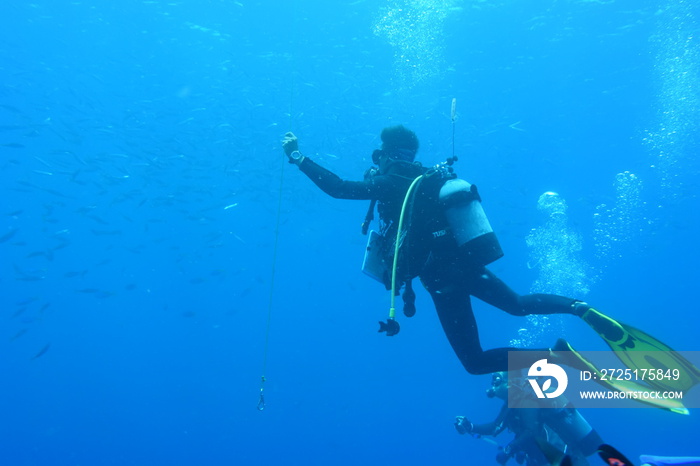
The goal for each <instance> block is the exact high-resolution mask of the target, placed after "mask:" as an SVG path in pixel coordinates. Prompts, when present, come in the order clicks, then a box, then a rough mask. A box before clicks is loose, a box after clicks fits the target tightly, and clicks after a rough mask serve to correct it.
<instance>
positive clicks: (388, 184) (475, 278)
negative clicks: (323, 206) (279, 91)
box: [282, 125, 700, 379]
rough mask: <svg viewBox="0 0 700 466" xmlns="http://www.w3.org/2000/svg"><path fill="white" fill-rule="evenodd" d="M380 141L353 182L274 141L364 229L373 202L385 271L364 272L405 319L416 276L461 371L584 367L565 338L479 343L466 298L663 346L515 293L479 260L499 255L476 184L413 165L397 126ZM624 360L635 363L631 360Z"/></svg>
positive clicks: (407, 135) (567, 307) (412, 138)
mask: <svg viewBox="0 0 700 466" xmlns="http://www.w3.org/2000/svg"><path fill="white" fill-rule="evenodd" d="M381 141H382V145H381V148H380V149H378V150H375V151H374V153H373V154H372V161H373V163H374V166H373V167H371V168H370V169H368V170H367V172H366V173H365V175H364V179H363V180H362V181H347V180H343V179H341V178H340V177H338V176H337V175H336V174H334V173H332V172H331V171H329V170H327V169H325V168H323V167H321V166H320V165H318V164H317V163H315V162H314V161H313V160H311V159H310V158H309V157H306V156H304V155H303V154H302V153H301V152H300V151H299V145H298V140H297V137H296V136H295V135H294V134H293V133H287V134H286V135H285V137H284V140H283V141H282V147H283V149H284V152H285V154H286V156H287V157H288V159H289V163H292V164H295V165H297V166H298V167H299V169H300V170H301V172H302V173H304V174H305V175H306V176H307V177H308V178H309V179H310V180H311V181H312V182H313V183H314V184H316V186H318V187H319V188H320V189H321V190H322V191H324V192H325V193H326V194H328V195H330V196H332V197H334V198H337V199H354V200H367V201H371V203H370V207H369V211H368V213H367V217H366V218H365V224H363V233H365V234H366V233H367V225H368V224H369V222H370V221H371V220H372V219H373V216H374V210H375V206H376V210H377V211H378V213H379V232H378V233H375V232H372V233H373V235H374V236H376V238H379V241H377V242H372V239H371V238H370V246H371V247H373V248H374V249H376V250H378V254H379V257H380V258H381V260H380V262H381V263H382V264H383V265H384V270H383V271H379V272H377V271H376V270H374V271H372V273H370V274H371V275H374V276H375V278H377V279H378V280H380V281H381V282H382V283H383V284H384V285H385V286H386V288H387V289H392V293H394V294H398V290H399V289H401V288H403V299H404V314H406V315H407V316H409V317H410V316H412V315H413V314H414V313H415V306H414V304H413V302H414V300H415V294H414V292H413V289H412V286H411V283H412V282H411V281H412V279H414V278H416V277H418V278H420V281H421V283H422V284H423V286H424V287H425V289H426V290H427V291H428V292H429V293H430V296H431V298H432V300H433V303H434V304H435V309H436V311H437V315H438V318H439V319H440V323H441V325H442V328H443V330H444V332H445V335H446V336H447V339H448V340H449V343H450V345H451V346H452V349H453V350H454V352H455V354H456V355H457V357H458V358H459V361H460V362H461V363H462V366H464V368H465V369H466V370H467V372H469V373H471V374H487V373H493V372H499V371H506V370H509V369H510V370H514V369H522V368H525V367H529V365H530V364H532V363H533V362H534V361H536V360H539V359H542V358H550V361H553V362H558V363H561V364H567V365H569V366H573V367H576V368H578V369H589V366H588V365H587V364H586V363H585V362H582V361H581V360H580V359H579V357H578V354H577V353H576V352H574V351H572V348H571V347H570V346H569V344H568V343H567V342H566V341H564V340H558V341H557V343H556V344H555V345H554V346H553V347H552V348H540V349H527V350H525V349H522V348H508V347H504V348H493V349H488V350H484V349H483V348H482V346H481V343H480V341H479V331H478V328H477V324H476V319H475V317H474V313H473V311H472V304H471V297H472V296H474V297H476V298H479V299H480V300H482V301H484V302H486V303H488V304H490V305H492V306H494V307H497V308H498V309H501V310H503V311H505V312H507V313H508V314H511V315H514V316H527V315H530V314H571V315H574V316H577V317H580V318H582V319H583V320H584V321H585V322H586V323H587V324H588V325H590V326H591V327H592V328H593V329H594V330H595V331H596V332H597V333H598V334H599V335H600V336H601V337H602V338H603V339H604V340H605V341H606V343H607V344H608V345H609V346H610V347H611V349H613V350H615V351H627V350H632V349H647V350H658V349H661V348H663V349H670V348H668V347H667V346H666V345H663V343H660V342H658V341H657V340H655V339H654V338H652V337H650V336H649V335H647V334H643V341H642V340H640V339H639V338H637V335H638V334H637V332H638V331H637V330H636V329H634V328H632V327H628V326H626V325H624V324H620V323H619V322H617V321H615V320H613V319H611V318H609V317H607V316H606V315H604V314H602V313H600V312H599V311H597V310H596V309H594V308H592V307H591V306H589V305H588V304H586V303H585V302H582V301H579V300H577V299H573V298H568V297H564V296H557V295H551V294H527V295H520V294H518V293H516V292H515V291H513V290H512V289H511V288H510V287H509V286H508V285H506V284H505V283H504V282H503V281H502V280H500V279H499V278H498V277H497V276H496V275H495V274H494V273H493V272H491V271H490V270H489V269H488V268H487V267H486V266H487V265H488V264H489V263H491V262H493V261H495V260H496V259H498V258H500V257H501V256H502V255H503V252H502V250H501V247H500V245H499V244H498V240H497V239H496V236H495V234H494V233H493V230H492V229H491V226H490V224H489V222H488V220H487V218H486V217H485V215H484V212H483V208H482V207H481V198H480V196H479V192H478V191H477V189H476V186H475V185H472V184H470V183H468V182H466V181H464V180H461V179H458V178H457V176H456V175H455V174H454V173H453V172H452V168H451V167H450V166H448V165H451V163H450V161H448V162H447V163H443V164H441V165H438V166H436V167H433V168H426V167H423V166H422V165H421V164H420V163H419V162H416V161H415V158H416V154H417V152H418V147H419V142H418V138H417V136H416V134H415V133H414V132H413V131H411V130H409V129H407V128H406V127H404V126H403V125H398V126H391V127H388V128H385V129H384V130H383V131H382V133H381ZM400 223H401V226H400V225H399V224H400ZM399 230H400V234H399V235H397V232H398V231H399ZM397 237H398V243H399V246H398V247H397V246H396V242H397ZM395 251H398V254H395ZM375 252H377V251H375ZM395 256H396V261H394V258H395ZM392 264H394V266H393V267H392ZM392 276H393V277H394V280H392ZM392 299H393V296H392ZM392 312H393V306H392V309H391V310H390V318H389V319H388V320H387V322H380V324H381V327H380V331H385V332H386V333H387V335H389V336H391V335H395V334H396V333H398V331H399V325H398V322H397V321H396V320H395V319H394V318H393V315H391V313H392ZM640 333H641V332H640ZM656 343H658V344H659V346H655V344H656ZM513 351H528V352H529V354H527V358H522V361H519V362H517V363H515V366H514V365H513V362H512V361H511V366H510V367H509V366H508V353H509V352H513ZM628 353H634V351H628ZM517 359H521V358H517ZM621 359H622V358H621ZM623 362H624V363H625V364H627V365H628V366H629V367H632V368H634V367H635V359H634V358H633V357H632V358H629V359H628V360H623ZM676 362H677V361H676ZM516 366H517V367H516ZM690 368H691V369H690V372H692V373H693V374H694V376H695V377H696V378H698V379H700V373H698V372H697V369H695V368H694V367H693V366H692V365H690Z"/></svg>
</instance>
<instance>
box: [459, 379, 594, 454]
mask: <svg viewBox="0 0 700 466" xmlns="http://www.w3.org/2000/svg"><path fill="white" fill-rule="evenodd" d="M486 395H487V396H488V397H489V398H494V397H495V398H499V399H501V400H503V401H504V403H503V407H502V408H501V411H500V412H499V414H498V416H497V417H496V419H495V420H493V421H492V422H489V423H485V424H472V423H471V422H470V421H469V420H468V419H467V418H466V417H464V416H457V419H456V421H455V428H456V429H457V432H459V433H460V434H471V435H473V436H476V437H480V436H482V435H487V436H493V437H495V436H497V435H499V434H500V433H501V432H503V431H504V430H506V429H507V430H509V431H511V432H512V433H513V435H514V437H513V440H512V441H511V442H510V443H508V445H506V446H505V447H499V451H498V454H497V455H496V462H497V463H498V464H501V465H503V464H506V463H507V462H508V461H509V460H510V459H511V458H513V459H515V461H516V462H517V463H518V464H524V465H525V466H544V465H552V464H564V458H566V464H571V465H573V466H588V464H589V463H588V461H587V460H586V457H587V456H590V455H593V454H595V453H596V452H597V451H598V446H599V445H601V444H602V443H603V441H602V439H601V438H600V435H598V433H597V432H596V431H595V430H594V429H593V428H592V427H591V425H590V424H589V423H588V421H586V419H584V417H583V416H582V415H581V413H579V412H578V410H576V408H574V407H573V405H571V403H569V401H568V400H567V399H566V398H565V397H564V396H559V397H557V398H544V399H538V398H536V397H535V396H534V394H533V392H532V390H530V387H529V385H528V382H527V379H525V378H523V377H521V376H520V374H517V373H511V374H510V377H509V374H508V373H507V372H496V373H495V374H493V376H492V381H491V388H489V389H488V390H487V391H486ZM509 406H511V407H509Z"/></svg>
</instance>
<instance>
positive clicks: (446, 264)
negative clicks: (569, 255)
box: [299, 157, 576, 374]
mask: <svg viewBox="0 0 700 466" xmlns="http://www.w3.org/2000/svg"><path fill="white" fill-rule="evenodd" d="M299 168H300V170H301V171H302V172H303V173H304V174H305V175H306V176H308V177H309V178H310V179H311V181H313V182H314V183H315V184H316V185H317V186H318V187H319V188H321V190H322V191H324V192H325V193H326V194H329V195H330V196H332V197H334V198H337V199H356V200H372V199H376V200H377V201H378V205H377V210H378V212H379V216H380V219H381V220H382V221H383V222H384V223H385V224H389V225H393V224H396V223H398V217H399V214H400V210H401V205H402V202H403V199H404V196H405V195H406V192H407V191H408V188H409V186H410V184H411V182H412V181H413V180H414V179H415V178H416V177H417V176H419V175H421V174H424V173H425V171H426V170H425V168H423V167H421V166H420V165H416V164H409V163H397V164H396V166H395V168H394V167H392V168H390V170H389V171H390V174H386V175H380V174H378V175H374V176H366V177H365V180H364V181H345V180H342V179H341V178H340V177H338V176H337V175H335V174H334V173H332V172H331V171H329V170H327V169H325V168H323V167H321V166H320V165H318V164H316V163H315V162H313V161H312V160H310V159H309V158H308V157H306V158H304V160H303V161H302V162H301V164H300V165H299ZM392 171H393V172H394V173H391V172H392ZM427 210H428V209H426V211H421V210H419V211H418V212H416V213H415V214H414V215H415V218H416V220H415V221H416V222H419V221H420V223H425V224H428V225H429V224H431V222H435V221H436V220H435V215H440V216H442V213H441V212H437V211H438V210H439V209H432V210H431V211H430V212H428V211H427ZM421 214H423V216H424V217H425V216H430V217H431V219H430V220H428V221H426V220H425V219H424V218H421ZM437 221H438V222H439V223H440V222H441V223H440V224H441V225H442V226H443V227H445V224H446V222H445V221H444V219H438V220H437ZM389 231H390V232H391V229H389ZM395 231H396V230H394V234H395ZM389 234H391V233H389ZM422 238H423V239H424V242H430V243H431V244H430V245H429V247H428V248H427V250H428V252H429V254H428V255H427V256H426V257H425V260H423V261H422V263H421V264H420V265H419V267H417V268H416V267H412V268H414V269H416V270H417V272H416V273H415V274H416V275H418V276H419V277H420V279H421V282H422V283H423V286H424V287H425V288H426V289H427V290H428V292H429V293H430V296H431V297H432V298H433V302H434V303H435V309H436V310H437V314H438V317H439V319H440V323H441V324H442V328H443V330H444V332H445V335H446V336H447V339H448V340H449V342H450V345H452V349H453V350H454V351H455V353H456V354H457V357H458V358H459V360H460V362H461V363H462V365H463V366H464V368H465V369H466V370H467V372H469V373H471V374H487V373H491V372H497V371H506V370H508V369H509V368H508V352H509V351H520V350H522V349H520V348H496V349H491V350H487V351H484V350H483V349H482V347H481V343H480V341H479V331H478V328H477V325H476V319H475V318H474V313H473V311H472V305H471V296H476V297H477V298H479V299H481V300H482V301H484V302H486V303H488V304H490V305H492V306H495V307H497V308H499V309H501V310H503V311H506V312H507V313H509V314H512V315H516V316H525V315H529V314H564V313H574V311H573V308H572V305H573V303H575V302H576V301H575V300H573V299H571V298H565V297H563V296H556V295H545V294H532V295H524V296H520V295H518V294H517V293H515V292H514V291H513V290H511V289H510V288H509V287H508V285H506V284H505V283H504V282H502V281H501V280H500V279H499V278H498V277H496V276H495V275H494V274H493V273H492V272H491V271H489V270H488V269H487V268H486V267H484V266H483V265H476V264H473V263H470V262H469V261H468V260H467V259H465V258H463V257H461V256H460V254H459V253H458V249H457V243H456V241H455V240H454V238H453V237H452V235H440V236H436V235H430V234H428V235H423V236H422ZM423 247H424V248H425V245H423ZM419 257H423V256H419ZM408 278H413V277H408ZM529 351H533V350H529ZM534 351H536V352H535V353H533V354H532V359H528V361H529V363H528V361H522V363H521V364H520V366H521V367H517V368H524V367H529V365H530V364H531V363H532V362H534V361H536V360H537V359H541V358H545V357H547V356H548V355H549V354H550V352H549V350H548V349H541V350H534ZM511 369H516V367H511Z"/></svg>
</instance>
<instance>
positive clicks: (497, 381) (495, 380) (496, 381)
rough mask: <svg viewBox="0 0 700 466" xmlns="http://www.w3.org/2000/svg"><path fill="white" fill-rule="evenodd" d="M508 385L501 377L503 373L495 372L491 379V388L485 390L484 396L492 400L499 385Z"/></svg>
mask: <svg viewBox="0 0 700 466" xmlns="http://www.w3.org/2000/svg"><path fill="white" fill-rule="evenodd" d="M505 383H508V381H507V379H506V378H505V376H504V375H503V372H496V373H495V374H493V377H491V388H489V389H488V390H486V396H487V397H489V398H494V397H495V396H496V392H497V391H498V390H499V389H500V388H501V385H503V384H505Z"/></svg>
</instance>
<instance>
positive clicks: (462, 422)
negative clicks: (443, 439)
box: [455, 416, 474, 435]
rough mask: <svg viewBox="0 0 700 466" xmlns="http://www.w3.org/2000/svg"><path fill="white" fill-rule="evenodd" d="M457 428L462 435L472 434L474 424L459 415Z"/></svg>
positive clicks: (456, 423)
mask: <svg viewBox="0 0 700 466" xmlns="http://www.w3.org/2000/svg"><path fill="white" fill-rule="evenodd" d="M455 429H457V432H459V433H460V434H462V435H464V434H471V433H472V430H473V429H474V424H472V423H471V422H469V419H467V418H466V417H464V416H457V419H455Z"/></svg>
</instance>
